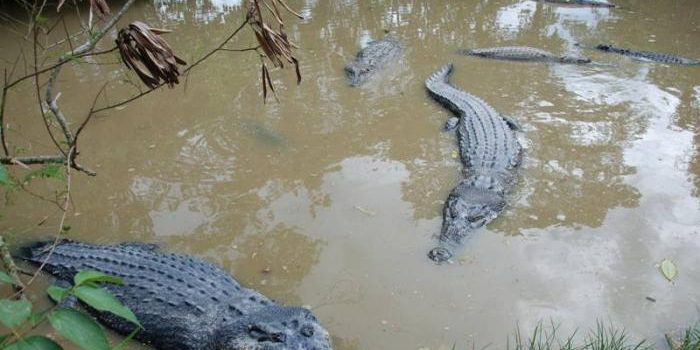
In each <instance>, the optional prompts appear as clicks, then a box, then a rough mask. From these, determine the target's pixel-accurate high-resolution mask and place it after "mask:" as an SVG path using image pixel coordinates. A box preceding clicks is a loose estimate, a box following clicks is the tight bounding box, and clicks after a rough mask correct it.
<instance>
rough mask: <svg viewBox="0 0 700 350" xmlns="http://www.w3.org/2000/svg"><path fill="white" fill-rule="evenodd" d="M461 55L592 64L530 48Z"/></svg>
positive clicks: (572, 57) (465, 51) (492, 48)
mask: <svg viewBox="0 0 700 350" xmlns="http://www.w3.org/2000/svg"><path fill="white" fill-rule="evenodd" d="M460 52H461V53H463V54H465V55H469V56H479V57H484V58H495V59H501V60H511V61H537V62H557V63H590V62H591V60H590V59H588V58H586V57H579V56H568V55H563V56H558V55H555V54H553V53H551V52H549V51H545V50H542V49H537V48H534V47H528V46H502V47H489V48H483V49H466V50H460Z"/></svg>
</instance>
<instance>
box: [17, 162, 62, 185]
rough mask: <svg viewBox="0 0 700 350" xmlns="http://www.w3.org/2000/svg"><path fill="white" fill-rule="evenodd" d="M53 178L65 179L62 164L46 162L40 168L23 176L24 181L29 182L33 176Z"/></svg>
mask: <svg viewBox="0 0 700 350" xmlns="http://www.w3.org/2000/svg"><path fill="white" fill-rule="evenodd" d="M38 177H39V178H44V179H48V178H53V179H59V180H64V179H65V173H64V172H63V166H60V165H55V164H48V165H44V166H43V167H41V168H40V169H37V170H34V171H31V172H30V173H29V174H27V175H26V176H25V177H24V182H30V181H32V180H33V179H35V178H38Z"/></svg>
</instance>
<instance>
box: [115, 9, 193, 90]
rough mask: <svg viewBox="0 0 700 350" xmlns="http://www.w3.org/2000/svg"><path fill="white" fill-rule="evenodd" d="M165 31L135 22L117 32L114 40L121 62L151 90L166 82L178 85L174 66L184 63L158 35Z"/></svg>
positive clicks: (177, 74)
mask: <svg viewBox="0 0 700 350" xmlns="http://www.w3.org/2000/svg"><path fill="white" fill-rule="evenodd" d="M166 32H168V31H166V30H163V29H157V28H151V27H149V26H148V25H147V24H145V23H143V22H139V21H135V22H133V23H131V24H129V26H128V27H127V28H124V29H122V30H120V31H119V34H118V35H117V40H116V43H117V47H118V48H119V54H120V55H121V58H122V61H123V62H124V64H125V65H126V67H127V68H129V69H132V70H134V72H136V74H137V75H138V76H139V78H140V79H141V81H142V82H143V83H144V84H146V85H147V86H148V87H149V88H151V89H153V88H156V87H158V86H160V85H161V84H168V86H169V87H173V86H174V85H175V84H178V83H179V82H180V81H179V80H178V77H179V76H180V71H179V69H178V65H186V64H187V62H185V61H183V60H182V59H181V58H179V57H177V56H176V55H175V54H174V53H173V51H172V49H171V48H170V45H169V44H168V42H167V41H165V40H164V39H163V38H162V37H161V36H160V34H161V33H166Z"/></svg>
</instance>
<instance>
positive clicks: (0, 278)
mask: <svg viewBox="0 0 700 350" xmlns="http://www.w3.org/2000/svg"><path fill="white" fill-rule="evenodd" d="M0 282H3V283H7V284H15V280H13V279H12V277H10V275H8V274H6V273H4V272H2V271H0Z"/></svg>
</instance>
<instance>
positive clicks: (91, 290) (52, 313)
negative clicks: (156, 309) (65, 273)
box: [0, 271, 142, 350]
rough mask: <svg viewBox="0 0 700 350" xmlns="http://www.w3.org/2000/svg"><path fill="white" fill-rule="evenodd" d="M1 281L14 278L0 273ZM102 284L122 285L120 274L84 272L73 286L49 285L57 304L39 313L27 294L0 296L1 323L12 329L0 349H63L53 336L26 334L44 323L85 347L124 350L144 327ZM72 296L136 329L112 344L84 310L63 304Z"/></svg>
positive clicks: (87, 349)
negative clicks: (115, 275) (122, 349)
mask: <svg viewBox="0 0 700 350" xmlns="http://www.w3.org/2000/svg"><path fill="white" fill-rule="evenodd" d="M0 283H6V284H14V283H15V282H14V279H13V278H12V277H11V276H10V275H8V274H6V273H4V272H0ZM99 283H112V284H122V283H123V282H122V280H121V279H120V278H118V277H114V276H109V275H106V274H103V273H101V272H96V271H81V272H79V273H78V274H76V275H75V277H74V278H73V286H72V287H70V288H63V287H58V286H50V287H49V288H48V289H47V292H48V294H49V296H50V297H51V299H53V300H54V301H56V303H57V304H56V305H55V306H53V307H51V308H49V309H47V310H42V311H39V312H32V309H33V305H32V303H31V302H30V301H29V300H27V299H26V298H24V297H20V298H19V299H16V300H14V299H12V298H4V299H0V323H2V324H3V325H4V326H5V327H7V328H8V329H9V330H10V333H9V334H5V335H0V348H1V349H5V350H56V349H62V348H61V346H60V345H58V344H57V343H56V342H55V341H53V340H52V339H50V338H48V337H46V336H43V335H27V334H28V333H29V332H31V331H32V330H33V329H35V328H36V327H37V326H38V325H40V324H42V323H43V322H46V321H48V322H49V323H50V324H51V326H52V327H53V328H54V329H55V330H56V331H57V332H58V333H59V334H60V335H61V336H63V337H64V338H66V339H68V340H69V341H70V342H72V343H73V344H75V345H77V346H79V347H80V348H81V349H85V350H109V349H121V348H122V347H123V346H124V345H125V344H126V343H128V342H129V341H130V340H131V339H132V338H133V337H134V336H135V335H136V334H137V333H138V331H139V330H140V329H141V328H142V327H141V324H140V323H139V321H138V320H137V319H136V316H135V315H134V313H133V312H132V311H131V310H130V309H129V308H127V307H126V306H124V305H123V304H122V303H121V302H120V301H119V300H117V298H115V297H114V296H113V295H112V294H111V293H110V292H109V291H108V290H107V289H105V288H103V287H101V286H100V285H99ZM69 298H77V299H78V300H80V301H82V302H83V303H85V304H86V305H88V306H90V307H91V308H93V309H95V310H98V311H102V312H110V313H112V314H114V315H117V316H119V317H122V318H124V319H125V320H127V321H129V322H131V323H133V324H134V331H133V332H131V334H129V335H128V336H127V337H126V338H124V339H123V340H122V341H121V342H120V343H119V344H117V345H116V346H114V347H111V346H110V344H109V342H108V341H107V338H106V337H105V334H104V330H103V329H102V327H101V326H100V325H99V324H98V323H97V322H95V320H93V319H92V317H90V316H88V315H87V314H85V313H84V312H82V311H78V310H75V309H71V308H63V307H61V305H62V303H64V302H66V301H68V299H69Z"/></svg>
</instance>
